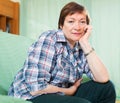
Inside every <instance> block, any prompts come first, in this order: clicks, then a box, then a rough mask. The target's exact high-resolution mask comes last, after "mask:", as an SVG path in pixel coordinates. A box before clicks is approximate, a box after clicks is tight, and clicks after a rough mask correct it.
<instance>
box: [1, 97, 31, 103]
mask: <svg viewBox="0 0 120 103" xmlns="http://www.w3.org/2000/svg"><path fill="white" fill-rule="evenodd" d="M0 103H31V102H28V101H25V100H22V99H18V98H13V97H10V96H3V95H0Z"/></svg>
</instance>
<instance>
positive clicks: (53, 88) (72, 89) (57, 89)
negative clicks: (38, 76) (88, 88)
mask: <svg viewBox="0 0 120 103" xmlns="http://www.w3.org/2000/svg"><path fill="white" fill-rule="evenodd" d="M81 81H82V78H80V79H78V80H77V81H76V82H75V83H74V84H73V86H71V87H69V88H62V87H57V86H54V85H50V84H49V85H47V87H46V88H45V89H43V90H39V91H35V92H30V94H31V95H33V96H34V95H40V94H47V93H58V92H61V93H64V94H65V95H73V94H74V93H75V92H76V90H77V88H78V87H79V86H80V83H81Z"/></svg>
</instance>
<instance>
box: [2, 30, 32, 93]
mask: <svg viewBox="0 0 120 103" xmlns="http://www.w3.org/2000/svg"><path fill="white" fill-rule="evenodd" d="M32 42H33V40H31V39H29V38H27V37H24V36H18V35H12V34H8V33H3V32H0V88H2V90H3V91H4V93H5V92H6V91H8V88H9V86H10V84H11V82H12V81H13V78H14V76H15V74H16V73H17V71H18V70H19V69H20V68H21V67H22V65H23V63H24V61H25V58H26V56H27V50H28V47H29V46H30V45H31V44H32Z"/></svg>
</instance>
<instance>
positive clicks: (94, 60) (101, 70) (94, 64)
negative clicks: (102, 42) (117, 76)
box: [79, 25, 109, 83]
mask: <svg viewBox="0 0 120 103" xmlns="http://www.w3.org/2000/svg"><path fill="white" fill-rule="evenodd" d="M86 28H87V32H86V33H85V35H84V36H83V37H82V38H81V39H80V40H79V42H80V45H81V48H82V50H83V51H84V53H85V54H87V53H89V54H88V55H87V56H86V58H87V61H88V65H89V67H90V70H91V71H92V73H93V76H94V80H95V81H97V82H101V83H104V82H107V81H108V80H109V75H108V71H107V69H106V67H105V66H104V64H103V63H102V62H101V60H100V59H99V57H98V56H97V55H96V53H95V51H94V50H92V47H91V45H90V44H89V42H88V38H89V36H90V33H91V30H92V27H91V26H90V25H87V26H86ZM91 50H92V52H90V51H91Z"/></svg>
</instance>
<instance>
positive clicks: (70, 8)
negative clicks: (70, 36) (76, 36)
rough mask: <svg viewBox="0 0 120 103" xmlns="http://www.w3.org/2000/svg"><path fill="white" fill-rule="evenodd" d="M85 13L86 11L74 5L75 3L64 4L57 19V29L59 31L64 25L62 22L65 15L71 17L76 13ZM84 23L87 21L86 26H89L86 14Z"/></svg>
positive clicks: (78, 5)
mask: <svg viewBox="0 0 120 103" xmlns="http://www.w3.org/2000/svg"><path fill="white" fill-rule="evenodd" d="M84 11H85V12H86V9H85V8H84V6H82V5H80V4H78V3H76V2H70V3H68V4H66V5H65V6H64V7H63V8H62V10H61V12H60V17H59V22H58V28H59V29H60V27H61V26H63V24H64V20H65V17H66V16H67V15H72V14H74V13H76V12H78V13H82V12H84ZM86 21H87V24H89V22H90V19H89V17H88V14H87V13H86Z"/></svg>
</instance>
